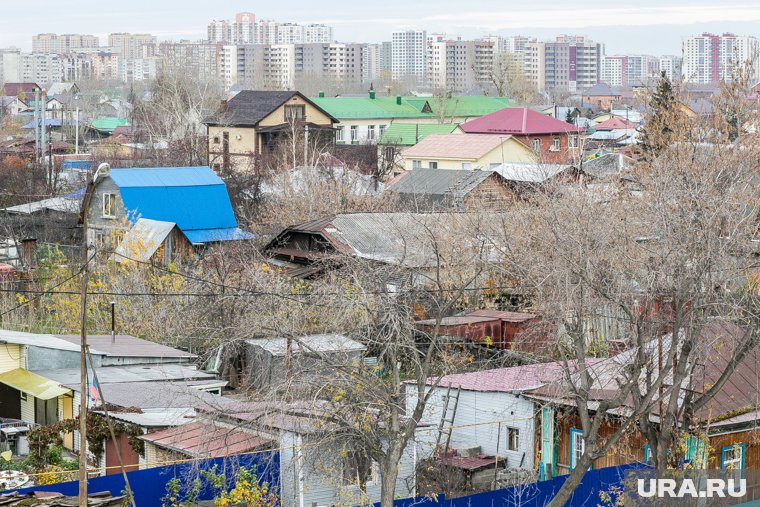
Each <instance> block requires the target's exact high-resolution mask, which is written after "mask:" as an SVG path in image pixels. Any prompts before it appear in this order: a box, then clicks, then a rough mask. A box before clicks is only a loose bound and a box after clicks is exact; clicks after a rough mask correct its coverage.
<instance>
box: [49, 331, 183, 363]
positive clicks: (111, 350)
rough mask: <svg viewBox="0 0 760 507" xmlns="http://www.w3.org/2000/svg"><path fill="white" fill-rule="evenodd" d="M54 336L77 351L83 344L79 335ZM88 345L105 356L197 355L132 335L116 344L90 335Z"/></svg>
mask: <svg viewBox="0 0 760 507" xmlns="http://www.w3.org/2000/svg"><path fill="white" fill-rule="evenodd" d="M54 336H55V337H56V338H60V339H62V340H65V341H67V342H69V343H73V344H75V345H77V350H79V345H80V344H81V343H82V342H81V337H80V336H79V335H78V334H77V335H73V334H58V335H54ZM87 344H88V345H89V346H90V349H91V350H92V352H93V354H101V355H105V356H120V357H167V358H168V357H171V358H185V359H193V358H195V355H193V354H190V353H189V352H184V351H182V350H179V349H175V348H172V347H167V346H166V345H161V344H160V343H155V342H150V341H148V340H143V339H141V338H137V337H135V336H130V335H122V334H119V335H116V340H115V342H112V340H111V335H88V336H87ZM43 346H44V345H43Z"/></svg>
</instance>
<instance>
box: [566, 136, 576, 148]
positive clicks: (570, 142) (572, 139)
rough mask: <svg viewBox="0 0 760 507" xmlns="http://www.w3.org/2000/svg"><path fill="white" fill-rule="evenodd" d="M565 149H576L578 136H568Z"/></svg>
mask: <svg viewBox="0 0 760 507" xmlns="http://www.w3.org/2000/svg"><path fill="white" fill-rule="evenodd" d="M567 147H568V148H577V147H578V136H568V138H567Z"/></svg>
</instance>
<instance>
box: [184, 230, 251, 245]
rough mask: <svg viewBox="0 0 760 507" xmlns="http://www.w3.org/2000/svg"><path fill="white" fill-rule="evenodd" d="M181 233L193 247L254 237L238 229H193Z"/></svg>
mask: <svg viewBox="0 0 760 507" xmlns="http://www.w3.org/2000/svg"><path fill="white" fill-rule="evenodd" d="M182 232H183V234H184V235H185V237H186V238H187V240H188V241H189V242H190V243H191V244H193V245H202V244H204V243H215V242H217V241H244V240H249V239H254V238H255V237H256V236H254V235H253V234H252V233H250V232H248V231H245V230H243V229H240V228H238V227H231V228H227V229H193V230H186V231H182Z"/></svg>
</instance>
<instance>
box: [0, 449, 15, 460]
mask: <svg viewBox="0 0 760 507" xmlns="http://www.w3.org/2000/svg"><path fill="white" fill-rule="evenodd" d="M12 457H13V452H12V451H4V452H0V458H3V459H4V460H5V461H10V460H11V458H12Z"/></svg>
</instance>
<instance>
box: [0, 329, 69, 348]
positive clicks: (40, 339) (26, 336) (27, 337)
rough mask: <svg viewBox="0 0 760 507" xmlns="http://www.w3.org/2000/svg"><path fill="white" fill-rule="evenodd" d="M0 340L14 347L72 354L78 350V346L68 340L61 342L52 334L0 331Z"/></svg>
mask: <svg viewBox="0 0 760 507" xmlns="http://www.w3.org/2000/svg"><path fill="white" fill-rule="evenodd" d="M0 340H2V341H4V342H6V343H13V344H15V345H27V346H30V347H41V348H46V349H56V350H66V351H74V352H79V349H80V348H79V345H74V344H73V343H71V342H69V341H68V340H63V339H61V338H58V337H56V336H54V335H52V334H35V333H24V332H22V331H11V330H9V329H0ZM77 343H79V342H77Z"/></svg>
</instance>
